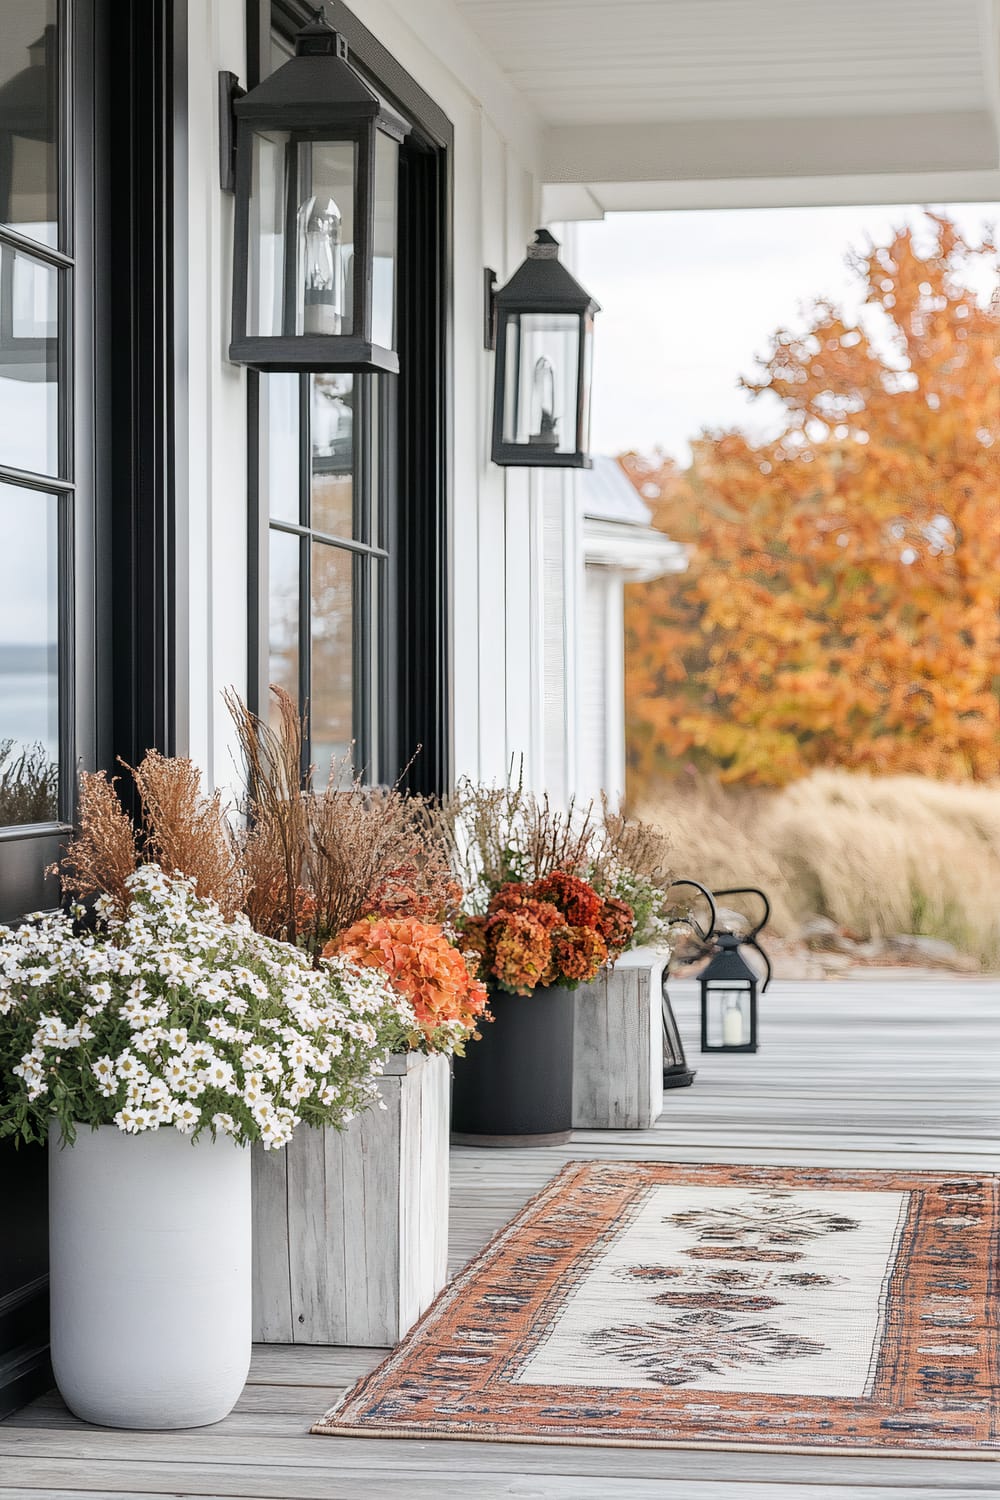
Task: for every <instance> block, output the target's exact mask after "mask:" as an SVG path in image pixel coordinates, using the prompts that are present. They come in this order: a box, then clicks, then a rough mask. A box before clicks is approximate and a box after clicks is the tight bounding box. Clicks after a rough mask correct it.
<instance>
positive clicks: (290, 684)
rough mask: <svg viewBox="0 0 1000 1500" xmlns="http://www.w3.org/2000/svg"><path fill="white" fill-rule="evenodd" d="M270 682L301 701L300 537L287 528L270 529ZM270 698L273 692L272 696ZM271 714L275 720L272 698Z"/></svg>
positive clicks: (268, 678) (269, 711)
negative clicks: (281, 529)
mask: <svg viewBox="0 0 1000 1500" xmlns="http://www.w3.org/2000/svg"><path fill="white" fill-rule="evenodd" d="M268 582H269V587H270V610H269V622H268V623H269V629H268V661H267V672H268V677H267V680H268V683H269V684H270V683H273V684H274V685H275V686H276V687H281V688H284V690H285V692H286V693H287V694H288V695H289V697H290V698H292V699H293V701H294V702H295V703H298V701H299V539H298V537H297V536H289V534H288V532H287V531H272V532H271V549H270V572H269V579H268ZM269 699H270V695H269ZM268 713H269V715H270V716H271V719H272V723H275V722H276V721H275V718H274V714H275V709H274V704H273V699H270V701H269V705H268Z"/></svg>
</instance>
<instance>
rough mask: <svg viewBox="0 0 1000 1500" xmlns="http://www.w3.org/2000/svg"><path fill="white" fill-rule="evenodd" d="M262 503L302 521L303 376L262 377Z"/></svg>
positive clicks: (281, 517)
mask: <svg viewBox="0 0 1000 1500" xmlns="http://www.w3.org/2000/svg"><path fill="white" fill-rule="evenodd" d="M260 407H261V409H260V444H261V454H260V476H261V484H262V486H263V487H264V489H265V493H264V494H262V495H261V506H262V508H263V509H264V510H266V511H267V513H268V515H270V516H271V517H272V518H273V519H274V520H276V521H291V522H292V523H293V524H294V525H298V521H299V377H298V376H297V375H262V376H261V377H260Z"/></svg>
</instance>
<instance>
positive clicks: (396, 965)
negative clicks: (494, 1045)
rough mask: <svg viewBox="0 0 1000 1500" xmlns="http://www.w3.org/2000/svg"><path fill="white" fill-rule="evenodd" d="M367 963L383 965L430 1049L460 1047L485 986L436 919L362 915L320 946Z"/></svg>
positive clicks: (480, 1008) (478, 1012)
mask: <svg viewBox="0 0 1000 1500" xmlns="http://www.w3.org/2000/svg"><path fill="white" fill-rule="evenodd" d="M333 954H339V955H340V956H342V957H344V958H347V959H349V960H350V961H351V962H352V963H356V964H360V965H362V966H363V967H365V968H372V969H381V970H382V971H383V972H384V973H385V974H387V975H388V977H389V980H390V982H391V983H392V984H393V985H394V986H395V988H396V989H397V990H399V992H400V993H401V994H403V995H405V996H406V998H407V1000H409V1002H410V1005H411V1007H412V1009H413V1012H414V1014H415V1016H416V1018H417V1024H418V1025H419V1027H420V1033H421V1035H420V1037H418V1038H415V1039H413V1042H412V1044H413V1045H416V1044H418V1043H419V1042H422V1043H423V1044H424V1045H425V1046H426V1047H428V1048H429V1049H430V1050H431V1051H447V1052H452V1051H455V1052H458V1053H459V1055H461V1052H462V1045H463V1043H464V1042H465V1041H467V1040H468V1038H469V1037H470V1036H476V1035H477V1032H476V1024H477V1022H478V1021H479V1020H480V1019H486V1020H488V1019H489V1017H488V1016H484V1012H485V1010H486V1000H487V994H486V986H485V985H484V984H483V983H482V982H481V980H479V979H478V978H476V977H475V976H474V975H473V974H471V973H470V972H469V966H468V964H467V963H466V960H465V958H464V956H463V955H462V953H460V952H459V950H458V949H457V948H456V947H455V945H454V944H453V943H452V942H451V941H450V939H449V938H448V936H447V934H446V933H445V931H444V929H443V928H442V927H441V926H440V925H438V924H437V923H435V922H424V921H422V920H421V919H420V918H419V917H414V916H393V915H388V916H376V917H363V918H362V919H361V921H359V922H355V923H354V925H353V926H351V927H348V928H347V930H346V931H345V932H342V933H341V934H340V936H339V937H337V938H335V939H333V940H332V941H331V942H329V943H328V944H327V945H326V947H325V948H324V950H323V956H324V957H325V958H329V957H331V956H332V955H333Z"/></svg>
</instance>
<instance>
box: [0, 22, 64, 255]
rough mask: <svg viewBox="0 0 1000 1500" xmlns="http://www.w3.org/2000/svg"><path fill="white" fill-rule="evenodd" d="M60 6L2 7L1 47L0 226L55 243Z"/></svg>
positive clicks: (46, 242)
mask: <svg viewBox="0 0 1000 1500" xmlns="http://www.w3.org/2000/svg"><path fill="white" fill-rule="evenodd" d="M57 97H58V73H57V44H56V0H17V4H15V5H10V4H7V5H5V6H4V7H3V35H2V41H0V223H3V224H7V225H9V226H10V227H11V228H12V229H16V230H18V231H19V233H21V234H26V235H29V236H30V237H31V238H32V239H34V240H40V241H41V242H42V243H43V244H45V245H52V246H55V245H56V243H57V228H56V218H57V208H56V204H57V193H56V147H55V142H56V99H57Z"/></svg>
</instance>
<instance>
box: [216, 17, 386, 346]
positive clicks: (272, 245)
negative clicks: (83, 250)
mask: <svg viewBox="0 0 1000 1500" xmlns="http://www.w3.org/2000/svg"><path fill="white" fill-rule="evenodd" d="M221 85H222V97H223V133H224V138H223V141H222V170H223V179H224V185H225V179H226V177H227V175H228V163H229V161H230V160H231V155H230V146H229V144H228V142H227V140H226V138H225V135H226V131H227V129H228V128H229V126H230V125H231V121H232V118H233V116H235V120H236V152H235V161H236V165H235V175H234V177H233V185H234V189H235V193H236V228H235V264H234V270H233V332H232V342H231V344H230V346H229V357H230V359H232V360H233V361H234V362H235V363H236V364H244V365H251V366H252V367H253V368H255V369H258V370H299V371H301V370H313V371H375V370H388V371H390V372H392V373H395V372H396V371H398V369H399V359H398V356H397V354H396V352H395V289H396V249H397V223H396V218H397V212H396V211H397V180H398V171H399V146H400V142H401V141H402V140H403V138H404V136H405V133H406V127H405V126H404V124H403V122H402V121H401V120H399V119H397V117H396V116H395V115H394V114H392V112H391V111H390V110H388V109H387V108H386V106H385V105H384V104H383V103H382V101H381V100H380V99H379V98H378V96H377V95H376V94H374V93H373V92H372V90H371V89H370V88H369V87H368V85H367V84H366V83H365V82H364V81H363V79H362V78H361V77H360V76H359V75H358V73H357V72H356V71H355V70H354V68H353V67H352V66H351V64H350V62H349V61H348V53H347V45H346V43H345V41H344V39H343V37H341V36H340V35H339V34H338V33H337V32H336V31H334V30H333V29H332V27H330V26H329V25H328V24H327V23H326V21H325V20H324V19H323V17H322V14H321V13H320V12H317V15H316V19H315V20H314V21H312V22H310V24H309V25H308V26H304V27H303V28H302V30H301V31H300V32H299V33H298V35H297V36H296V38H295V56H294V57H292V58H290V59H289V60H288V62H286V63H285V64H284V65H283V66H282V67H280V68H278V69H277V71H276V72H274V73H272V74H271V75H270V76H269V77H267V78H265V79H263V81H262V82H261V83H259V84H258V85H257V87H256V88H253V89H251V90H250V92H249V93H246V94H240V92H239V90H238V89H237V88H236V87H235V80H234V79H233V78H232V75H231V74H224V75H222V79H221Z"/></svg>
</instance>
